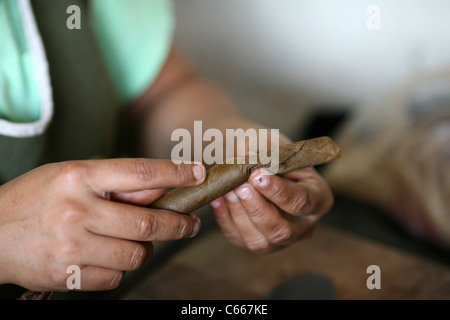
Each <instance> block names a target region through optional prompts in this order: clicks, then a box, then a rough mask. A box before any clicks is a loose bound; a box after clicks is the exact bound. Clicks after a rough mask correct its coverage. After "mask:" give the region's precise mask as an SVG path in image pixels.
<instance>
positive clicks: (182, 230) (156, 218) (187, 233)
mask: <svg viewBox="0 0 450 320" xmlns="http://www.w3.org/2000/svg"><path fill="white" fill-rule="evenodd" d="M92 212H93V213H92V214H91V215H90V216H89V219H87V222H86V224H85V227H86V228H87V229H88V230H89V231H91V232H93V233H96V234H100V235H104V236H109V237H116V238H121V239H128V240H135V241H169V240H177V239H183V238H190V237H193V236H195V235H196V234H197V233H198V232H199V230H200V225H201V222H200V219H199V218H198V217H197V216H195V215H185V214H178V213H175V212H173V211H169V210H159V209H149V208H143V207H137V206H133V205H129V204H124V203H118V202H112V201H108V200H104V199H100V200H99V201H97V203H96V205H95V208H93V210H92Z"/></svg>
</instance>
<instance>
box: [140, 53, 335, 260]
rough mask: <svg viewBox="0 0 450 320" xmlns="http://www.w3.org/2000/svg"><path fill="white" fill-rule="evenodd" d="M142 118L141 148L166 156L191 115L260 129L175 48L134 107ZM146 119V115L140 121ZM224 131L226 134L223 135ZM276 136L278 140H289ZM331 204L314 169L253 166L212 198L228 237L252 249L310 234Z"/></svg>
mask: <svg viewBox="0 0 450 320" xmlns="http://www.w3.org/2000/svg"><path fill="white" fill-rule="evenodd" d="M132 110H133V111H134V112H135V114H137V115H142V114H146V116H144V117H141V116H136V117H135V118H139V119H140V120H141V121H144V123H143V124H141V125H142V127H143V128H145V129H144V130H143V132H142V133H141V134H142V137H141V138H142V141H143V150H144V152H145V153H146V154H147V156H149V157H158V158H167V157H169V156H170V150H171V148H172V147H173V145H171V144H170V143H167V142H168V141H169V142H170V136H171V133H172V131H173V130H175V129H177V128H186V129H188V130H191V136H193V123H194V121H195V120H201V121H202V122H203V128H204V130H206V129H208V128H216V129H219V130H221V131H222V132H223V133H225V130H226V129H236V128H241V129H243V130H246V129H248V128H254V129H256V130H258V129H259V128H263V127H262V126H261V125H259V124H257V123H254V122H252V121H249V120H248V119H247V118H245V117H244V116H242V115H241V114H240V113H239V111H238V110H237V108H236V107H235V106H234V104H233V102H232V101H231V99H229V98H228V97H227V96H226V95H224V94H223V93H222V91H221V90H220V89H218V88H217V87H216V86H214V85H213V84H211V83H210V82H208V81H206V80H205V79H203V78H202V77H201V76H199V75H197V74H196V72H195V71H194V70H193V69H192V67H191V66H190V65H189V64H188V63H187V62H186V61H185V60H184V59H183V58H182V57H181V55H180V54H179V53H178V52H177V51H176V50H175V49H174V50H173V51H172V53H171V55H170V57H169V59H168V61H167V63H166V65H165V67H164V68H163V70H162V72H161V75H160V76H159V78H158V79H157V81H156V83H155V84H154V86H152V88H150V89H149V90H148V91H147V92H146V94H144V95H143V96H142V98H141V99H140V100H139V101H137V102H136V104H135V105H134V106H133V109H132ZM142 119H144V120H142ZM224 136H225V134H224ZM289 142H290V141H289V139H288V138H286V137H285V136H282V135H280V141H279V143H280V145H281V144H285V143H289ZM333 203H334V198H333V194H332V192H331V189H330V187H329V186H328V184H327V182H326V181H325V180H324V179H323V178H322V176H321V175H320V174H319V173H318V172H317V171H316V170H315V169H313V168H307V169H302V170H297V171H294V172H290V173H288V174H286V175H284V176H283V177H280V176H274V175H261V171H259V170H256V171H255V172H254V173H253V174H252V176H251V177H250V179H249V180H248V182H247V183H245V184H244V185H242V186H240V187H239V188H237V189H236V190H234V191H232V192H230V193H229V194H227V195H226V196H224V197H222V198H220V199H217V200H216V201H214V202H212V203H211V206H212V210H213V212H214V215H215V218H216V220H217V222H218V224H219V226H220V227H221V228H222V230H223V232H224V234H225V236H226V237H227V238H228V240H229V241H230V242H231V243H233V244H235V245H236V246H238V247H241V248H246V249H249V250H251V251H255V252H270V251H274V250H276V249H279V248H282V247H284V246H286V245H289V244H291V243H293V242H295V241H296V240H298V239H301V238H304V237H306V236H310V235H311V234H312V232H313V230H314V227H315V225H316V224H317V222H318V221H319V219H320V218H321V217H322V216H323V215H324V214H325V213H327V212H328V211H329V210H330V209H331V207H332V205H333Z"/></svg>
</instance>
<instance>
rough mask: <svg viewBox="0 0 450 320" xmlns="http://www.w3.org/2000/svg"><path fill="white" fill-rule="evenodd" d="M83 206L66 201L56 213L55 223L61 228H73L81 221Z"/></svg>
mask: <svg viewBox="0 0 450 320" xmlns="http://www.w3.org/2000/svg"><path fill="white" fill-rule="evenodd" d="M83 212H84V206H83V205H81V204H80V203H78V202H75V201H67V202H66V203H64V204H63V205H62V207H61V208H60V209H59V210H58V212H57V215H58V216H57V221H58V222H59V223H60V225H63V226H68V225H69V226H73V225H76V224H78V223H79V222H80V221H81V220H82V219H83Z"/></svg>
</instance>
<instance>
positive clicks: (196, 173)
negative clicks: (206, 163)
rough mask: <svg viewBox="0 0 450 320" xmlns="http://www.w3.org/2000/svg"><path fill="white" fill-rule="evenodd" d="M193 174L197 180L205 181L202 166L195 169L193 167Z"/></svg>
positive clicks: (196, 166)
mask: <svg viewBox="0 0 450 320" xmlns="http://www.w3.org/2000/svg"><path fill="white" fill-rule="evenodd" d="M192 172H193V173H194V178H195V179H196V180H202V179H203V168H202V167H201V166H198V165H195V166H194V167H192Z"/></svg>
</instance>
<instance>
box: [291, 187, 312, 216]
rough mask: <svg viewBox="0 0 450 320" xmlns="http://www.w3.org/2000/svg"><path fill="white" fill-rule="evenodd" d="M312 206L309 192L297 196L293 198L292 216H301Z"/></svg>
mask: <svg viewBox="0 0 450 320" xmlns="http://www.w3.org/2000/svg"><path fill="white" fill-rule="evenodd" d="M310 205H311V197H310V195H309V193H308V192H304V193H302V194H300V195H296V196H294V197H292V200H291V205H290V206H289V207H290V208H291V210H292V211H291V213H292V214H301V213H302V211H303V210H304V209H305V208H308V207H309V206H310Z"/></svg>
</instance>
